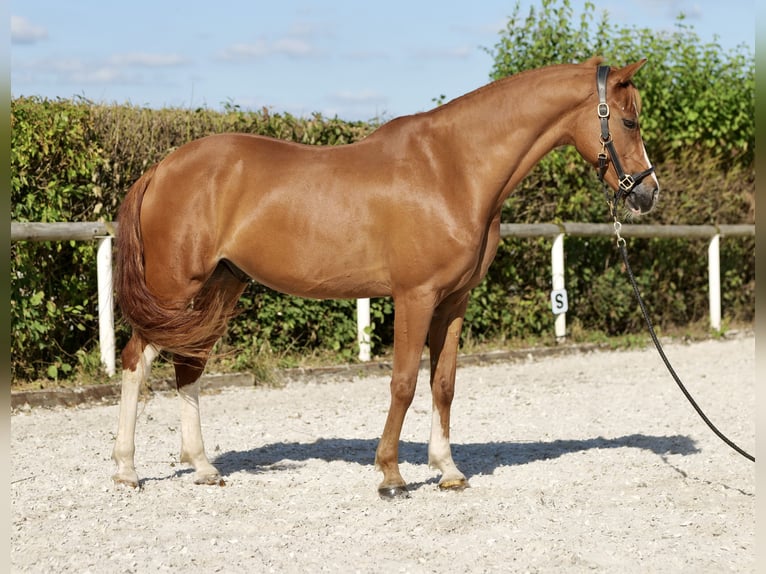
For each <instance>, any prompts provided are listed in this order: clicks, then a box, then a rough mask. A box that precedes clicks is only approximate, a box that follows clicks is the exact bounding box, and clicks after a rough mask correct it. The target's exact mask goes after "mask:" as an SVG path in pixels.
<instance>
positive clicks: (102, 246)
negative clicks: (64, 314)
mask: <svg viewBox="0 0 766 574" xmlns="http://www.w3.org/2000/svg"><path fill="white" fill-rule="evenodd" d="M96 275H97V277H98V346H99V348H100V349H101V362H102V363H103V365H104V369H105V370H106V374H107V375H109V376H110V377H111V376H112V375H114V373H115V371H116V364H115V351H114V303H113V297H112V289H113V287H112V238H111V237H110V236H107V237H101V238H100V239H99V240H98V251H97V252H96Z"/></svg>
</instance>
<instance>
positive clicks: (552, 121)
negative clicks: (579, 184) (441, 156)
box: [435, 66, 596, 204]
mask: <svg viewBox="0 0 766 574" xmlns="http://www.w3.org/2000/svg"><path fill="white" fill-rule="evenodd" d="M588 73H589V72H588V70H583V69H582V67H580V66H554V67H549V68H543V69H540V70H533V71H529V72H524V73H523V74H520V75H518V76H516V77H511V78H506V79H503V80H499V81H497V82H494V83H492V84H489V85H487V86H484V87H483V88H479V89H478V90H476V91H474V92H471V93H469V94H466V95H465V96H463V97H461V98H458V99H457V100H454V101H453V102H451V103H450V104H447V105H446V106H445V107H444V110H443V111H441V112H439V113H438V114H435V116H436V118H437V121H436V122H435V126H436V127H435V129H437V130H438V129H443V130H445V131H446V130H449V132H450V133H452V134H455V135H457V137H458V138H459V139H460V141H459V142H455V144H454V150H453V151H454V152H455V153H456V155H457V157H459V158H460V159H459V160H458V161H461V162H462V163H463V165H464V168H465V169H467V170H470V172H471V176H472V178H473V179H474V180H476V178H477V177H478V178H481V180H482V185H483V186H484V190H483V192H484V193H487V194H495V195H496V197H495V198H494V202H495V203H497V204H501V203H502V201H503V200H505V198H506V197H507V195H508V194H509V193H510V191H511V190H512V189H513V188H514V187H515V186H516V184H518V183H519V182H520V181H521V179H522V178H523V177H524V176H525V175H526V174H527V173H528V172H529V171H530V170H531V169H532V167H534V165H535V164H536V163H537V162H538V161H539V160H540V159H541V158H542V157H543V156H544V155H545V154H547V153H548V152H549V151H551V150H552V149H553V148H555V147H558V146H561V145H565V144H568V143H572V141H571V136H570V128H571V126H570V123H571V122H570V121H568V118H570V117H571V112H573V111H574V110H575V109H576V108H577V107H578V106H579V105H580V104H581V103H582V101H583V100H584V99H585V98H586V97H587V96H588V95H589V93H590V92H589V90H590V91H591V92H592V91H593V90H595V86H596V82H595V72H593V74H592V75H593V78H594V79H593V86H592V89H590V88H589V87H587V86H586V84H584V83H583V81H581V80H579V79H575V78H580V77H582V78H585V77H586V75H584V74H588ZM437 110H438V108H437ZM450 124H451V125H450ZM453 137H454V136H453Z"/></svg>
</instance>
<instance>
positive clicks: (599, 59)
mask: <svg viewBox="0 0 766 574" xmlns="http://www.w3.org/2000/svg"><path fill="white" fill-rule="evenodd" d="M603 63H604V56H598V55H596V56H591V57H590V58H588V59H587V60H585V61H584V62H583V64H584V65H585V66H593V67H596V66H598V65H600V64H603Z"/></svg>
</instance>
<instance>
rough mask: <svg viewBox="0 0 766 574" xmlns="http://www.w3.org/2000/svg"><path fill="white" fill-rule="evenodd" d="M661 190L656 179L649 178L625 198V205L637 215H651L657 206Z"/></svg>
mask: <svg viewBox="0 0 766 574" xmlns="http://www.w3.org/2000/svg"><path fill="white" fill-rule="evenodd" d="M659 195H660V188H659V186H658V185H657V183H656V180H655V179H654V178H651V179H649V178H647V180H646V181H643V182H641V183H640V184H638V185H637V186H636V187H634V188H633V189H632V190H631V191H630V193H628V194H627V195H626V196H625V205H626V206H627V207H628V209H630V211H631V212H633V213H634V214H636V215H643V214H645V213H649V212H650V211H651V210H652V209H653V208H654V206H655V205H656V204H657V198H658V197H659Z"/></svg>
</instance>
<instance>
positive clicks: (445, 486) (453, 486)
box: [439, 478, 471, 492]
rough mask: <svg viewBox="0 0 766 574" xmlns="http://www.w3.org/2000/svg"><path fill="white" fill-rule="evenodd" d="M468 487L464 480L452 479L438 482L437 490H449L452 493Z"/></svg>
mask: <svg viewBox="0 0 766 574" xmlns="http://www.w3.org/2000/svg"><path fill="white" fill-rule="evenodd" d="M470 486H471V485H470V484H468V481H467V480H466V479H465V478H454V479H452V480H445V481H444V482H440V483H439V490H451V491H453V492H457V491H460V490H465V489H466V488H469V487H470Z"/></svg>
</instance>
